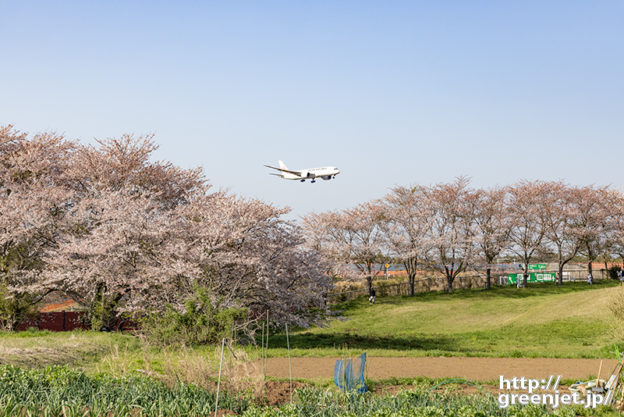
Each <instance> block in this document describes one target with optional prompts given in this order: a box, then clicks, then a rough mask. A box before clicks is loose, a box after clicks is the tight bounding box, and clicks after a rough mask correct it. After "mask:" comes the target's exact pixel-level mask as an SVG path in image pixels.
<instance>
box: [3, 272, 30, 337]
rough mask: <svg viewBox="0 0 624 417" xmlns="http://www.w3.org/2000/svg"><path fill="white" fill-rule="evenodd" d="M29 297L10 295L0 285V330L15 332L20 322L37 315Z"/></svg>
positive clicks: (4, 287)
mask: <svg viewBox="0 0 624 417" xmlns="http://www.w3.org/2000/svg"><path fill="white" fill-rule="evenodd" d="M31 298H32V297H31V296H30V295H23V296H15V295H12V294H11V293H10V292H9V290H8V289H7V288H6V286H5V285H3V284H2V283H0V330H15V328H16V327H17V325H18V324H19V323H20V322H21V321H22V320H26V319H29V318H32V317H35V316H36V315H37V309H36V308H35V303H33V302H32V300H31Z"/></svg>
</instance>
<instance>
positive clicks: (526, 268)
mask: <svg viewBox="0 0 624 417" xmlns="http://www.w3.org/2000/svg"><path fill="white" fill-rule="evenodd" d="M528 282H529V263H528V262H526V263H525V264H524V275H522V285H523V286H524V287H526V286H527V285H528Z"/></svg>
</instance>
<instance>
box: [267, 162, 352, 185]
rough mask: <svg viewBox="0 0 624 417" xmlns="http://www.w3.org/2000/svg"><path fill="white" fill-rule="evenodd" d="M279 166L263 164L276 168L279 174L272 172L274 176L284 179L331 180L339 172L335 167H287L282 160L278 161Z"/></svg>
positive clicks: (302, 180)
mask: <svg viewBox="0 0 624 417" xmlns="http://www.w3.org/2000/svg"><path fill="white" fill-rule="evenodd" d="M278 165H279V168H277V167H272V166H271V165H265V167H267V168H271V169H276V170H278V171H280V173H279V174H273V173H271V174H270V175H275V176H276V177H281V178H283V179H285V180H299V181H301V182H305V180H307V179H310V180H311V181H310V182H316V179H317V178H323V179H324V180H331V179H332V178H336V175H338V174H340V170H339V169H338V168H336V167H321V168H309V169H288V168H287V167H286V164H284V163H283V162H282V161H278Z"/></svg>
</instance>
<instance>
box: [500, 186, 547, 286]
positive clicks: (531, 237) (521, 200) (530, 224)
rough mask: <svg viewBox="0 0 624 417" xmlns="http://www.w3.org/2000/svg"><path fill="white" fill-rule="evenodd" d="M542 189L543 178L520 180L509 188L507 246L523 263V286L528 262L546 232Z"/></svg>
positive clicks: (543, 188) (543, 190)
mask: <svg viewBox="0 0 624 417" xmlns="http://www.w3.org/2000/svg"><path fill="white" fill-rule="evenodd" d="M545 189H546V186H545V184H544V183H543V182H542V181H521V182H519V183H518V184H516V185H514V186H512V187H509V190H508V196H509V201H508V206H507V207H508V210H509V216H510V217H509V218H510V221H511V228H510V233H509V238H510V243H511V245H510V249H511V251H512V252H513V253H515V254H516V255H517V256H518V257H519V258H520V259H521V260H522V262H523V263H524V278H523V284H524V285H525V286H526V285H527V280H528V277H529V264H530V263H531V260H532V259H533V257H534V256H535V254H536V253H537V251H538V250H539V249H540V248H541V247H542V244H543V241H544V234H545V232H546V228H545V226H544V211H543V204H544V200H543V199H542V196H543V195H544V192H545Z"/></svg>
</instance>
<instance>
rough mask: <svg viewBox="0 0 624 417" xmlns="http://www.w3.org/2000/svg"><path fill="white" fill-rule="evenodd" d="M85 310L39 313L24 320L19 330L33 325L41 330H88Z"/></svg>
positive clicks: (18, 327)
mask: <svg viewBox="0 0 624 417" xmlns="http://www.w3.org/2000/svg"><path fill="white" fill-rule="evenodd" d="M85 314H86V313H85V312H84V311H59V312H53V313H38V315H37V317H34V318H30V319H26V320H22V322H20V324H19V325H18V326H17V330H27V329H29V328H31V327H33V328H35V329H39V330H50V331H53V332H63V331H70V330H75V329H83V330H87V329H88V328H89V327H88V326H87V325H86V322H85V320H84V319H85Z"/></svg>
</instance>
